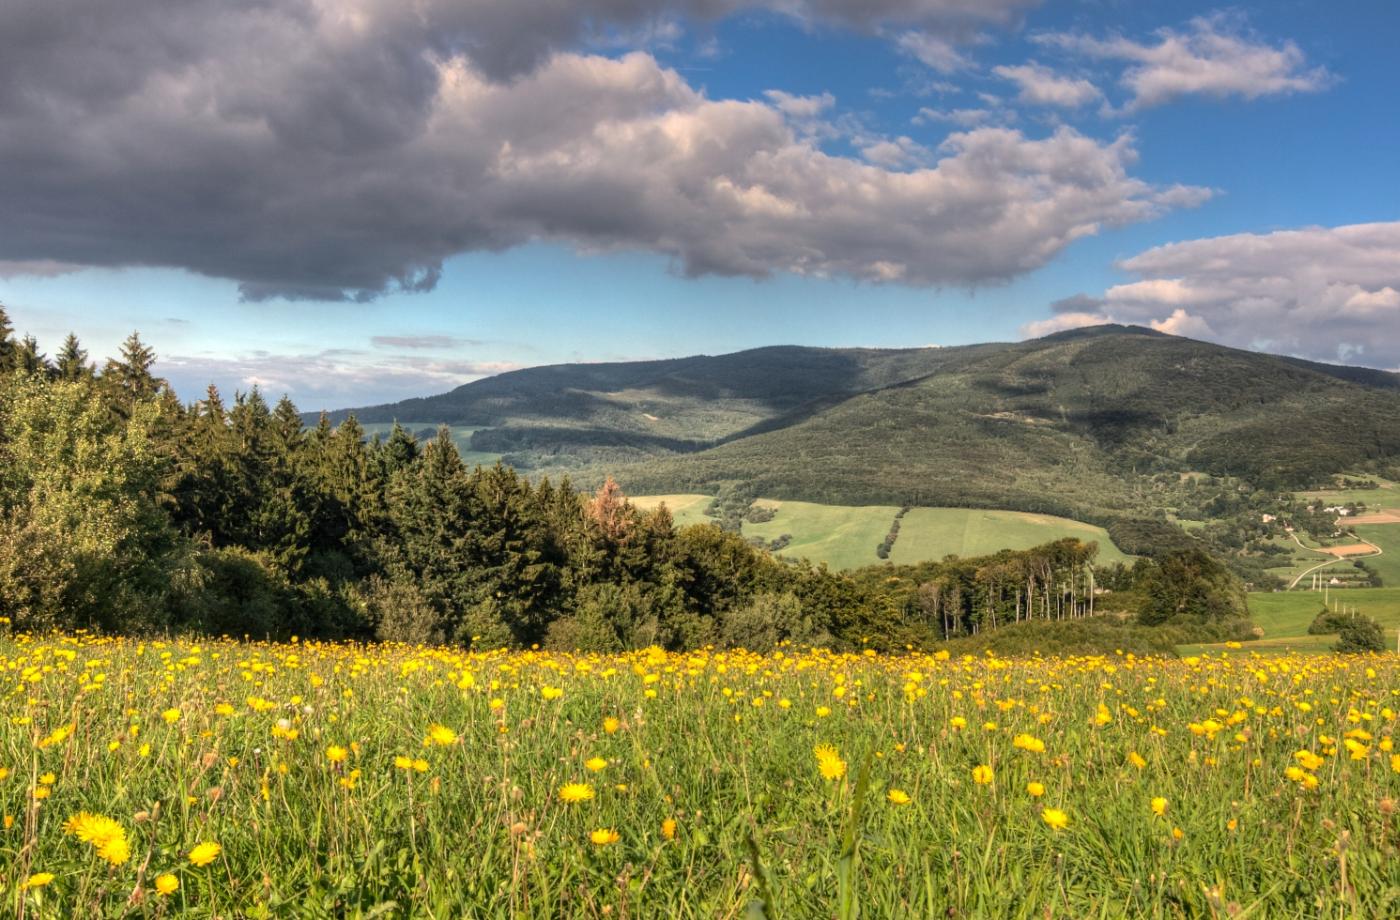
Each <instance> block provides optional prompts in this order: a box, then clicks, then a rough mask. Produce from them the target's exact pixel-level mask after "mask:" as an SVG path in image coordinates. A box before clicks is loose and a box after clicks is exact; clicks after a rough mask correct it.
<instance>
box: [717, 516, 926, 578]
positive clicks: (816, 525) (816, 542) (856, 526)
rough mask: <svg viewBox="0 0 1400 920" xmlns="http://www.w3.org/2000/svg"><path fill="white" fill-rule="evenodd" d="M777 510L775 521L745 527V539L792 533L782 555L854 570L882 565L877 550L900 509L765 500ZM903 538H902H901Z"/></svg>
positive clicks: (769, 538)
mask: <svg viewBox="0 0 1400 920" xmlns="http://www.w3.org/2000/svg"><path fill="white" fill-rule="evenodd" d="M760 504H762V505H766V506H768V507H772V508H776V509H777V511H778V513H777V515H776V516H775V517H774V518H773V520H771V521H767V522H765V523H762V524H745V525H744V536H747V537H761V538H762V539H764V540H774V539H776V538H778V537H779V536H781V535H783V534H791V535H792V542H790V543H789V544H788V545H787V546H786V547H785V548H784V549H783V551H782V552H781V553H780V554H779V555H782V556H787V557H789V558H792V559H807V560H809V561H811V562H825V563H826V564H827V565H829V566H831V567H832V568H834V569H853V568H858V567H860V566H863V565H874V564H875V563H877V562H879V561H880V560H879V557H877V556H876V555H875V548H876V547H877V546H879V545H880V543H881V541H883V540H884V539H885V534H887V533H889V530H890V524H892V523H893V522H894V516H895V512H897V511H898V510H899V509H898V508H895V507H893V506H890V505H818V504H815V503H813V502H779V501H768V500H761V501H760ZM901 539H902V537H901Z"/></svg>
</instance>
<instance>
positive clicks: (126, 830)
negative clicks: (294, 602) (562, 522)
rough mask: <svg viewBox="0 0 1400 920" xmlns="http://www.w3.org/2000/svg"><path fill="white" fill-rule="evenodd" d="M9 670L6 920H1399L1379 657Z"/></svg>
mask: <svg viewBox="0 0 1400 920" xmlns="http://www.w3.org/2000/svg"><path fill="white" fill-rule="evenodd" d="M0 663H3V669H4V680H5V684H6V686H5V696H4V699H5V710H4V714H5V719H4V722H3V729H0V732H3V734H0V774H3V779H0V811H3V816H4V817H3V821H4V828H3V831H0V886H3V890H2V891H0V903H2V904H3V907H0V912H3V913H4V914H5V915H7V916H23V917H98V916H104V917H105V916H134V917H159V916H172V915H181V916H211V917H213V916H217V917H263V916H297V917H301V916H311V917H314V916H326V917H354V916H365V917H368V916H382V917H407V916H412V917H460V916H471V917H476V916H480V917H510V916H521V917H604V916H608V917H705V918H710V917H761V916H767V917H770V918H780V917H837V916H839V917H854V916H856V915H857V913H858V914H859V915H860V916H862V917H910V916H912V917H925V916H940V917H941V916H1035V917H1046V916H1058V917H1119V916H1145V917H1155V916H1164V917H1175V916H1222V917H1223V916H1255V917H1295V916H1296V917H1323V916H1326V917H1336V916H1372V917H1379V916H1395V915H1396V914H1397V913H1400V859H1397V858H1396V857H1397V852H1396V847H1397V844H1398V843H1400V826H1397V821H1400V818H1398V817H1397V815H1396V811H1397V799H1400V755H1397V754H1394V753H1392V752H1391V749H1392V734H1393V733H1394V731H1395V728H1396V725H1395V712H1396V710H1397V709H1400V668H1397V661H1396V659H1394V658H1389V657H1371V658H1367V657H1354V658H1345V657H1340V656H1331V657H1321V656H1319V657H1302V656H1274V657H1267V658H1265V657H1257V656H1253V655H1251V654H1250V653H1249V652H1248V650H1247V649H1232V650H1229V651H1227V652H1225V653H1223V654H1219V655H1213V656H1209V657H1200V658H1190V659H1186V660H1167V659H1134V658H1132V657H1131V656H1126V655H1117V656H1108V657H1095V658H1074V659H1063V660H1061V659H1025V660H1002V659H994V658H990V657H987V658H977V659H959V658H956V657H954V658H949V657H948V656H947V655H946V653H944V654H931V655H923V654H909V655H898V656H890V655H875V654H873V653H866V654H849V655H836V654H831V653H826V652H811V651H800V650H796V649H792V650H786V651H781V652H776V653H773V654H771V655H766V656H759V655H753V654H748V653H743V652H716V651H701V652H695V653H692V654H668V653H663V652H660V651H657V650H652V651H646V652H637V653H631V654H626V655H620V656H611V657H609V656H594V655H577V656H573V655H561V654H546V653H541V652H505V651H501V652H490V653H467V652H463V651H458V650H449V649H427V648H413V647H407V646H359V645H348V644H315V643H295V642H294V643H290V644H282V645H274V644H258V643H237V642H231V641H214V642H188V643H185V642H158V641H144V642H143V641H138V640H131V639H127V640H122V639H98V638H94V637H89V636H82V635H78V636H48V637H29V636H24V635H18V636H15V637H12V638H10V639H6V640H4V641H3V642H0Z"/></svg>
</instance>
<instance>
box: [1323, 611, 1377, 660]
mask: <svg viewBox="0 0 1400 920" xmlns="http://www.w3.org/2000/svg"><path fill="white" fill-rule="evenodd" d="M1332 651H1334V652H1339V653H1341V654H1343V655H1357V654H1363V653H1365V652H1383V651H1385V631H1384V630H1383V629H1381V624H1379V623H1377V622H1376V621H1375V620H1373V619H1371V618H1370V617H1362V616H1355V617H1348V618H1347V624H1346V625H1345V626H1343V627H1342V632H1341V635H1339V636H1338V637H1337V644H1336V645H1334V646H1332Z"/></svg>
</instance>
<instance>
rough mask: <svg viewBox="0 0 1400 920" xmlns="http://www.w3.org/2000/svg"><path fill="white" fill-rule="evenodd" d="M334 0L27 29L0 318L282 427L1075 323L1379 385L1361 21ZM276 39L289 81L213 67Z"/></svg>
mask: <svg viewBox="0 0 1400 920" xmlns="http://www.w3.org/2000/svg"><path fill="white" fill-rule="evenodd" d="M29 2H30V0H23V2H21V4H20V5H21V6H24V5H26V3H29ZM32 2H33V3H34V4H35V5H36V7H37V6H40V5H41V3H40V0H32ZM134 2H135V3H136V6H140V5H142V4H143V3H144V2H145V0H134ZM279 2H282V0H279ZM285 2H286V4H287V5H288V6H289V7H290V6H293V5H298V4H299V5H303V6H310V7H313V8H314V7H316V6H317V5H316V4H314V3H307V2H306V0H285ZM482 5H483V6H491V5H492V3H491V2H489V0H483V2H482ZM579 5H580V6H581V7H582V6H589V4H587V3H582V4H579ZM614 5H616V6H618V7H619V8H620V9H624V12H617V13H614V11H613V10H612V6H614ZM196 6H199V4H196ZM354 6H356V3H347V4H345V7H346V8H349V7H354ZM363 6H364V10H363V16H364V17H365V19H364V21H363V22H360V23H358V24H357V23H353V22H352V23H351V24H350V25H346V24H345V23H344V22H331V21H330V20H329V18H323V20H322V21H320V22H319V23H318V22H315V21H313V24H312V25H310V26H307V25H306V24H305V22H304V21H303V22H302V23H301V25H299V26H297V27H296V28H301V29H310V30H311V31H310V33H309V34H293V31H294V30H293V27H292V26H290V25H289V26H288V27H287V30H286V34H283V33H280V32H272V33H269V32H268V31H266V30H267V28H268V27H267V26H266V24H265V23H258V24H255V25H254V24H249V25H248V26H247V27H246V28H237V29H236V30H235V31H234V32H233V34H232V37H230V36H229V34H227V33H225V32H220V31H218V30H222V29H227V28H230V27H229V26H227V25H226V24H225V23H223V22H222V21H220V23H219V25H218V26H217V28H216V26H215V25H213V24H211V23H213V22H214V18H213V14H212V13H211V14H210V20H209V22H201V21H200V20H199V18H198V17H197V16H195V17H192V19H191V21H190V22H187V23H180V24H176V25H167V24H165V23H161V22H157V21H156V20H152V21H151V24H150V27H149V34H148V33H147V32H146V31H142V30H141V25H140V24H141V22H142V20H141V17H140V16H139V15H133V17H132V18H133V19H134V20H135V21H136V22H137V24H138V26H137V31H136V32H135V33H134V37H132V36H127V37H126V40H127V44H125V45H121V46H120V47H114V48H113V53H112V56H111V58H110V59H106V58H104V57H103V56H102V55H101V54H100V53H99V54H97V55H95V56H94V57H95V59H96V61H97V63H95V64H93V65H92V68H93V71H94V77H93V80H92V81H84V80H82V79H78V78H72V77H71V75H70V74H68V73H66V72H60V71H59V70H58V69H57V68H58V67H59V65H60V63H61V59H62V58H63V57H64V51H65V46H64V44H63V42H62V40H61V39H62V37H63V36H62V35H60V36H59V38H55V39H52V41H53V44H52V46H51V47H43V46H42V45H41V46H39V47H37V48H35V47H34V42H33V41H31V42H30V44H29V46H28V49H27V53H28V54H29V55H30V59H29V61H28V68H27V70H26V73H28V74H29V76H27V77H25V78H24V79H27V80H30V81H32V82H31V85H30V86H29V87H28V92H24V91H23V90H25V87H24V86H23V85H21V87H20V90H21V92H19V93H15V94H9V95H6V94H3V93H0V137H14V136H15V132H19V131H23V132H24V133H25V135H26V137H27V138H29V140H27V141H26V142H25V143H24V145H23V146H19V145H16V144H14V143H12V142H2V141H0V157H3V162H6V163H7V164H10V165H11V168H9V169H7V170H6V177H5V178H0V207H5V210H6V211H8V212H9V213H11V214H12V215H18V217H19V218H20V219H18V220H16V221H14V222H12V223H10V225H9V226H8V227H3V228H0V303H4V304H5V306H6V309H7V310H8V311H9V312H10V313H11V315H12V318H13V320H14V322H15V325H16V326H17V327H18V328H19V329H21V330H23V331H27V332H30V333H33V334H34V335H36V336H37V337H38V338H39V339H40V343H41V346H43V347H45V348H46V349H47V350H49V351H50V352H51V351H53V350H54V349H55V348H56V346H57V344H58V342H59V340H60V339H61V337H62V336H63V334H65V333H66V332H67V331H69V330H70V329H71V330H74V331H76V332H77V333H78V334H79V335H80V337H81V338H82V339H83V340H84V342H85V344H86V345H87V346H88V347H89V349H90V350H91V351H92V352H93V353H94V354H95V355H107V354H110V353H112V352H113V350H114V349H115V347H116V345H117V343H118V342H119V341H120V340H121V339H122V338H123V337H124V336H125V335H126V334H127V333H128V332H129V331H130V330H132V329H139V330H140V331H141V333H142V335H143V337H145V338H146V339H147V340H148V341H150V342H151V343H152V344H153V345H154V346H155V347H156V349H157V351H158V352H159V354H160V355H161V356H162V362H161V365H160V370H161V371H162V372H163V373H165V374H166V375H167V376H168V377H169V378H170V379H171V380H172V382H173V383H174V384H175V385H176V388H177V390H178V392H179V393H180V395H181V396H182V397H184V398H187V399H193V398H196V397H197V396H198V395H199V393H200V392H201V391H202V390H203V387H204V386H205V384H207V383H208V382H211V381H212V382H215V383H217V384H218V385H219V386H220V387H221V388H222V389H224V390H225V391H230V392H231V391H233V390H237V389H247V388H248V387H250V386H252V385H254V384H257V385H260V386H262V387H263V388H264V389H266V390H268V391H269V392H271V393H272V394H273V395H274V396H275V395H280V394H281V393H282V392H284V391H285V392H289V393H290V394H291V396H292V397H293V398H294V399H295V400H296V401H297V402H298V404H299V405H301V406H302V407H303V408H306V409H316V408H323V407H326V408H337V407H342V406H347V405H362V404H368V403H376V402H382V401H389V400H394V399H399V398H403V397H406V396H411V395H424V394H427V393H432V392H441V391H443V390H446V389H450V388H451V387H452V386H455V385H458V384H460V383H462V382H465V381H467V380H470V379H474V378H475V377H477V376H480V375H482V374H487V373H494V372H497V371H500V370H504V369H509V368H512V367H518V366H527V365H535V364H544V363H555V362H564V361H605V360H624V359H631V358H645V357H664V356H679V355H686V354H694V353H697V352H707V353H719V352H726V351H733V350H738V349H741V348H747V347H754V346H760V345H768V344H777V343H796V344H806V345H825V346H840V345H873V346H890V347H896V346H920V345H929V344H945V345H946V344H960V343H967V342H978V341H988V340H1015V339H1020V338H1024V337H1026V336H1028V335H1034V334H1040V333H1044V332H1047V331H1053V330H1055V329H1060V328H1069V327H1071V326H1074V325H1084V324H1088V323H1092V322H1103V321H1110V320H1112V321H1126V322H1138V323H1143V324H1153V325H1156V326H1158V328H1162V329H1165V330H1167V331H1172V332H1178V333H1182V334H1188V335H1192V336H1195V337H1200V338H1207V339H1211V340H1214V341H1220V342H1224V343H1226V344H1231V345H1237V346H1240V347H1250V348H1263V349H1268V350H1275V351H1281V352H1286V353H1291V354H1299V355H1303V356H1307V357H1311V358H1315V359H1319V360H1331V361H1345V362H1354V363H1363V364H1370V365H1373V366H1380V367H1387V368H1396V367H1400V293H1397V291H1400V224H1397V223H1396V222H1397V221H1400V158H1397V157H1396V155H1395V151H1396V150H1397V149H1400V94H1397V93H1396V92H1395V89H1394V88H1395V87H1396V86H1397V85H1400V65H1397V64H1396V59H1395V56H1394V49H1393V40H1394V36H1396V35H1397V34H1400V6H1397V5H1396V4H1393V3H1388V2H1381V0H1376V2H1369V3H1367V2H1353V3H1345V2H1344V3H1322V2H1315V3H1301V2H1278V3H1267V4H1265V3H1261V4H1252V5H1251V4H1246V5H1239V6H1229V7H1222V6H1217V5H1213V4H1198V3H1176V2H1172V3H1151V4H1139V3H1129V2H1101V3H1100V2H1054V0H1049V2H1044V3H1034V2H1031V0H989V2H988V3H986V4H981V5H973V8H980V9H981V10H982V12H981V13H979V14H976V15H968V14H967V13H966V8H967V5H966V4H963V3H960V2H955V0H893V2H891V3H890V4H887V5H885V7H882V8H887V9H888V11H889V13H888V15H876V14H873V13H871V12H870V9H871V8H872V6H873V5H870V4H865V5H862V4H855V3H851V4H845V3H843V2H841V0H828V2H813V3H809V2H806V0H803V2H798V3H792V4H775V3H767V2H761V0H760V2H755V3H744V2H733V3H729V4H725V5H724V8H725V9H728V10H732V12H730V13H729V14H728V15H723V16H718V17H716V16H714V15H713V13H712V10H713V9H714V8H715V7H714V5H708V6H707V5H704V4H697V3H690V2H657V3H655V4H654V5H652V6H651V7H650V8H649V9H650V12H649V13H648V14H647V15H646V16H644V17H641V18H639V17H638V16H637V15H636V13H635V10H636V9H637V8H648V4H646V3H642V4H631V5H629V4H611V3H609V2H607V0H597V2H596V3H594V4H593V6H594V8H593V9H591V11H589V12H590V15H589V16H588V17H586V18H585V19H584V20H580V21H570V22H560V23H553V24H550V27H549V28H541V27H540V25H539V22H538V21H537V20H532V21H530V22H528V23H525V24H523V25H518V26H517V25H513V24H512V23H510V22H508V21H504V20H503V19H502V18H501V17H500V16H495V17H482V18H480V19H473V18H472V17H471V16H470V15H468V16H466V17H465V19H463V17H461V16H456V14H453V13H451V12H450V11H448V10H446V9H444V11H443V12H442V17H441V19H440V20H435V19H434V17H433V14H432V13H431V11H430V13H429V15H428V16H427V26H426V29H427V31H416V30H412V29H409V28H408V27H407V26H405V25H403V24H402V23H399V22H397V21H394V20H385V21H377V20H375V19H374V17H375V16H377V15H380V14H381V11H382V7H380V6H379V5H376V4H373V3H370V2H368V0H366V2H365V3H364V4H363ZM429 6H432V4H429ZM468 6H471V5H470V4H469V5H468ZM529 6H531V3H530V2H529V0H523V2H521V3H519V4H517V5H516V8H519V7H529ZM774 10H781V12H775V11H774ZM628 11H630V12H628ZM30 12H31V13H32V12H33V10H31V11H30ZM322 13H323V16H326V14H324V10H323V11H322ZM4 15H5V14H3V13H0V35H4V34H7V32H9V33H11V34H12V32H13V30H7V29H6V28H4V21H3V17H4ZM580 15H582V14H580ZM454 17H455V18H454ZM580 23H581V24H580ZM165 29H181V30H184V32H182V33H181V34H179V35H178V37H179V38H181V39H182V40H183V41H184V43H185V45H187V46H188V48H189V49H190V50H188V51H187V52H186V56H185V57H182V58H180V59H178V60H176V59H171V58H170V57H169V56H168V52H167V51H165V50H163V49H165V48H168V47H169V45H170V42H169V41H168V38H169V36H168V35H162V34H158V33H160V32H161V30H165ZM61 31H62V29H60V32H61ZM71 39H72V41H74V42H77V41H87V42H91V40H92V39H91V37H90V36H89V37H88V38H83V37H82V36H77V35H75V36H71ZM284 39H285V40H286V41H287V42H288V47H289V48H292V49H294V50H292V51H289V52H287V55H289V56H290V60H291V63H290V64H288V65H287V72H286V73H281V72H280V71H276V72H271V73H264V74H259V76H258V82H257V83H253V82H251V81H252V79H253V78H251V77H245V76H244V75H243V71H242V70H241V69H239V66H238V60H237V59H236V58H237V53H240V52H241V53H242V54H244V55H245V56H246V55H249V54H253V53H263V52H266V53H268V54H272V53H273V50H270V49H275V47H276V44H277V42H278V41H281V40H284ZM148 40H149V44H150V49H149V53H148V54H143V53H141V49H142V48H143V47H144V46H143V44H142V43H143V42H146V41H148ZM0 41H3V40H0ZM131 42H135V47H136V48H137V49H138V50H137V52H136V53H132V52H131V48H132V47H133V46H132V44H131ZM487 42H489V50H481V49H482V48H483V47H486V45H485V44H484V43H487ZM318 43H319V44H318ZM347 43H349V44H350V46H351V47H353V48H356V49H360V50H363V46H364V45H366V44H368V45H369V46H371V47H372V48H374V49H375V50H376V51H377V52H379V54H378V56H377V57H376V58H375V59H376V60H378V59H382V58H387V59H389V60H391V61H395V62H398V63H397V64H395V65H394V66H392V67H390V66H388V65H386V66H384V67H378V66H375V67H369V66H368V65H367V69H365V68H359V67H358V65H351V64H347V63H343V62H344V61H345V60H347V59H349V58H351V57H352V56H351V55H350V53H349V52H348V51H347ZM322 45H324V49H322V50H325V51H326V54H325V56H324V57H321V56H318V54H317V50H318V49H321V46H322ZM307 48H310V49H311V50H304V49H307ZM443 49H447V50H446V51H444V50H443ZM502 49H505V50H512V49H514V53H512V54H506V53H505V51H503V50H502ZM4 50H5V49H4V48H0V52H3V51H4ZM118 52H120V53H118ZM363 58H364V55H363V54H361V55H359V59H363ZM36 61H37V64H36ZM104 61H106V63H105V65H104ZM425 62H426V63H425ZM46 64H52V65H53V66H54V68H55V69H54V70H53V71H46V70H45V66H44V65H46ZM104 66H108V67H110V68H111V70H110V72H103V67H104ZM230 74H232V75H233V76H230ZM81 76H82V75H81V74H80V75H79V77H81ZM2 77H4V74H3V73H0V78H2ZM99 77H100V79H99ZM243 80H246V81H249V82H248V85H246V86H245V85H242V84H241V83H240V82H239V81H243ZM279 81H280V82H279ZM230 87H232V88H230ZM728 101H736V102H738V103H741V105H738V106H725V105H723V103H726V102H728ZM556 105H557V106H558V109H557V110H556V109H555V108H554V106H556ZM85 112H86V113H89V114H86V115H85V114H84V113H85ZM6 143H11V146H9V147H7V146H6ZM707 144H708V145H712V146H714V148H715V151H716V152H714V153H713V154H711V153H709V152H708V150H707V148H706V147H705V145H707ZM46 145H47V146H46ZM241 145H246V147H244V146H241ZM74 151H81V152H79V153H75V152H74ZM633 158H635V159H633ZM632 177H635V182H632V181H631V180H632ZM794 215H796V216H794ZM408 288H414V289H412V290H409V289H408Z"/></svg>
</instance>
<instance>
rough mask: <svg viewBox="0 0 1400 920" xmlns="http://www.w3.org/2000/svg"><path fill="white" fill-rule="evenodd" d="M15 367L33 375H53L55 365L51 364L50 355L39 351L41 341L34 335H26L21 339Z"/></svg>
mask: <svg viewBox="0 0 1400 920" xmlns="http://www.w3.org/2000/svg"><path fill="white" fill-rule="evenodd" d="M15 367H16V368H18V369H19V370H20V371H23V372H24V373H25V374H28V375H29V376H31V377H50V376H52V375H53V365H51V364H49V359H48V356H47V355H45V354H43V353H42V352H40V351H39V342H38V340H37V339H35V338H34V336H32V335H26V336H25V337H24V338H23V339H21V340H20V343H19V350H18V352H17V354H16V356H15Z"/></svg>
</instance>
